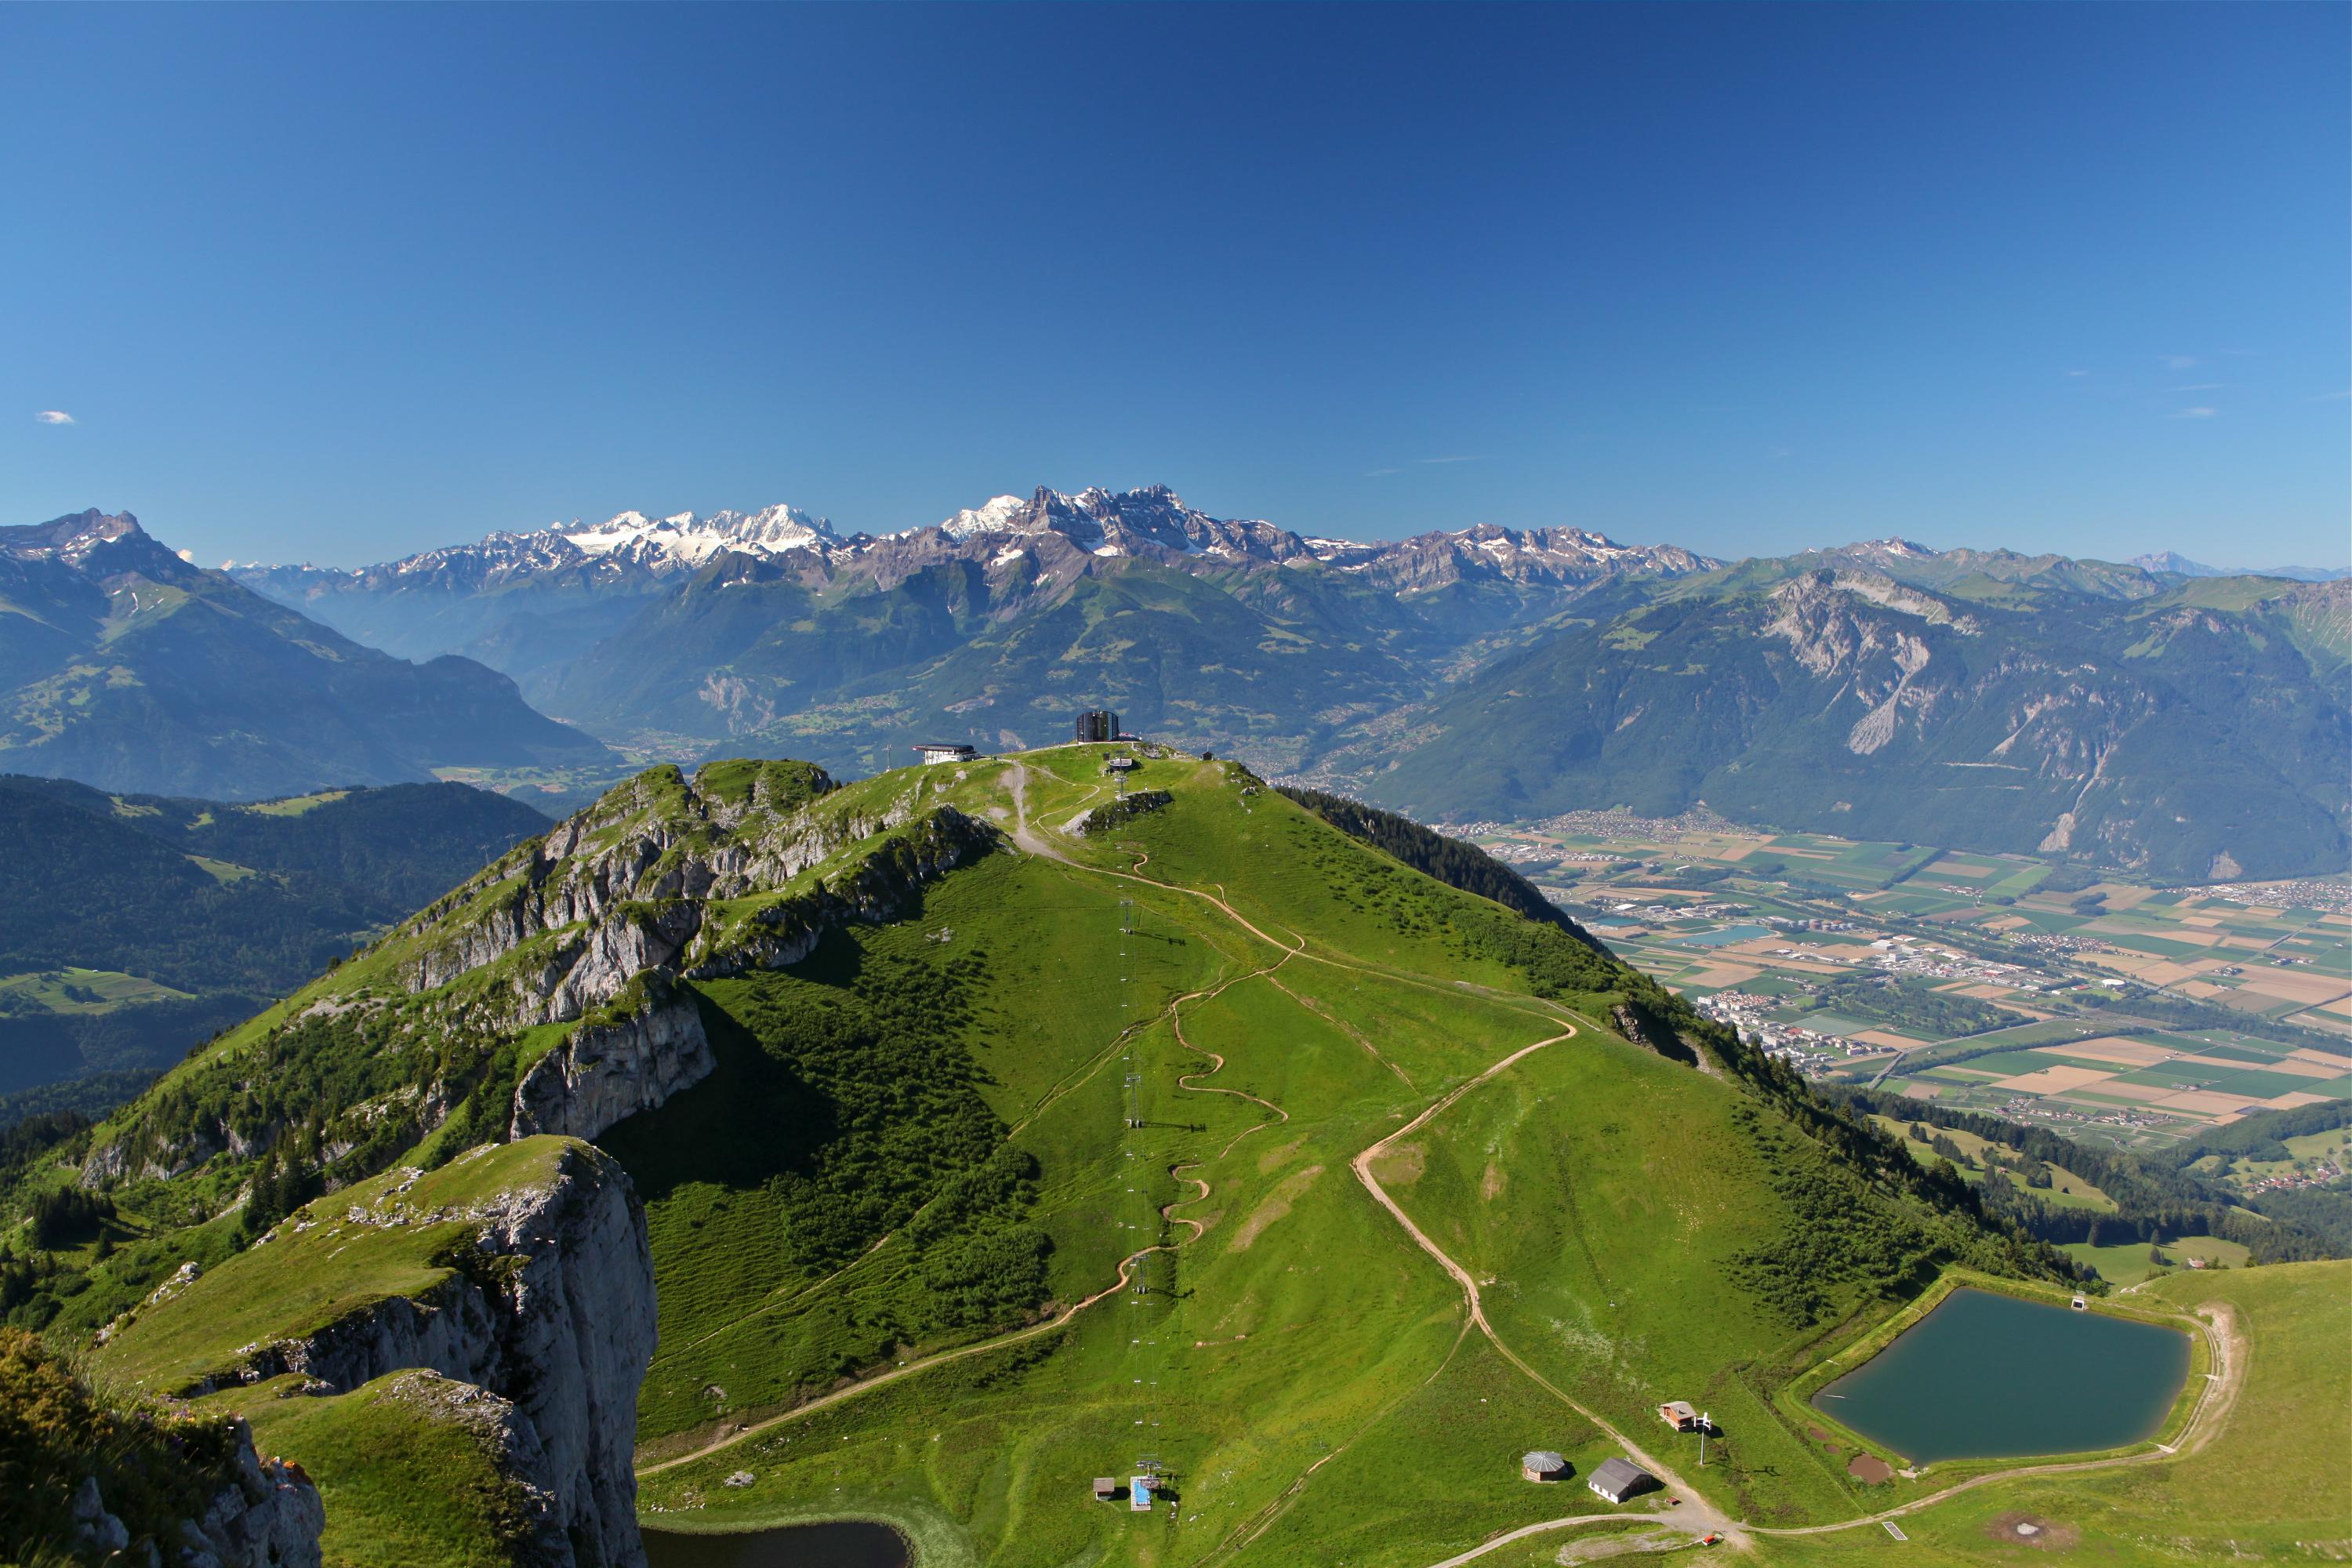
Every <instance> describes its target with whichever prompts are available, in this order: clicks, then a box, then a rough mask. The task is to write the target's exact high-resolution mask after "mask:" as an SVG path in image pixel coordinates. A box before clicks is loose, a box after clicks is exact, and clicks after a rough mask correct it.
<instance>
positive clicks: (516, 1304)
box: [184, 1143, 655, 1568]
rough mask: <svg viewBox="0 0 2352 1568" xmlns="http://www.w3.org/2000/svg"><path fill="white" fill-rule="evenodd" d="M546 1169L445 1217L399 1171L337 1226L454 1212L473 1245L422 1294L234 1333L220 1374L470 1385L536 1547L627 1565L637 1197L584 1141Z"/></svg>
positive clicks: (647, 1347) (647, 1270)
mask: <svg viewBox="0 0 2352 1568" xmlns="http://www.w3.org/2000/svg"><path fill="white" fill-rule="evenodd" d="M465 1158H467V1156H460V1159H461V1160H462V1159H465ZM554 1170H555V1174H554V1176H553V1179H552V1180H551V1181H550V1182H548V1183H547V1184H544V1185H543V1186H531V1187H526V1188H523V1189H521V1190H518V1191H510V1192H505V1193H501V1194H498V1195H497V1196H496V1197H494V1198H492V1199H490V1200H488V1202H486V1203H484V1204H482V1205H479V1206H478V1207H476V1208H473V1209H469V1210H467V1211H466V1212H465V1213H463V1214H458V1215H452V1214H447V1213H443V1212H438V1211H425V1212H412V1211H411V1207H410V1205H407V1204H406V1203H405V1202H404V1201H403V1194H405V1193H406V1192H407V1190H408V1187H409V1185H411V1184H413V1182H414V1178H413V1177H411V1178H408V1179H406V1180H404V1181H403V1182H400V1183H394V1184H392V1185H391V1186H389V1187H388V1188H386V1189H385V1191H384V1192H383V1194H382V1196H381V1197H379V1199H378V1200H377V1201H376V1202H375V1203H374V1204H373V1205H356V1204H354V1205H350V1207H349V1208H348V1209H347V1210H346V1211H345V1213H344V1214H343V1215H342V1217H341V1222H340V1223H341V1224H342V1225H344V1226H410V1225H422V1224H434V1223H446V1222H447V1221H449V1220H451V1219H461V1220H464V1221H466V1222H467V1223H468V1224H470V1225H472V1226H475V1227H476V1229H475V1233H474V1241H473V1245H472V1247H470V1248H467V1249H463V1250H461V1251H460V1252H459V1253H458V1254H457V1256H455V1257H453V1258H449V1259H448V1260H447V1261H449V1263H450V1264H451V1265H452V1267H454V1268H456V1270H457V1272H456V1273H454V1274H453V1275H451V1277H450V1278H448V1279H446V1280H444V1281H443V1282H442V1283H441V1284H440V1285H438V1286H436V1287H435V1288H434V1289H431V1290H429V1291H427V1292H425V1294H424V1295H422V1296H419V1297H415V1298H410V1297H394V1298H391V1299H389V1300H384V1301H382V1302H379V1303H375V1304H373V1305H371V1306H370V1307H368V1308H367V1309H365V1310H362V1311H360V1312H356V1313H353V1314H352V1315H351V1316H348V1317H346V1318H344V1319H342V1320H341V1321H338V1322H335V1323H332V1324H331V1325H329V1326H328V1327H326V1328H323V1329H321V1330H319V1331H317V1332H315V1333H311V1334H309V1335H307V1336H305V1337H303V1338H300V1339H289V1340H281V1341H278V1342H274V1343H270V1344H266V1345H254V1346H249V1347H247V1351H246V1359H245V1361H244V1363H243V1364H242V1366H241V1367H240V1368H239V1370H238V1372H237V1373H236V1379H235V1380H236V1381H243V1382H258V1381H260V1380H262V1379H265V1378H269V1377H275V1376H278V1375H280V1374H281V1373H289V1372H290V1373H302V1374H305V1375H306V1376H308V1377H309V1378H310V1380H311V1382H310V1389H311V1392H313V1393H318V1394H341V1393H347V1392H349V1391H351V1390H352V1389H355V1388H357V1387H359V1386H360V1385H361V1384H365V1383H369V1382H372V1381H373V1380H374V1379H376V1378H379V1377H383V1376H384V1375H386V1374H387V1373H394V1372H399V1371H401V1370H403V1369H418V1370H421V1371H425V1372H431V1373H438V1374H439V1375H440V1376H442V1377H444V1378H447V1379H451V1380H454V1381H455V1382H457V1383H458V1384H470V1385H472V1386H473V1387H475V1388H478V1389H480V1390H482V1391H484V1392H485V1393H486V1394H490V1395H494V1396H496V1398H497V1399H499V1400H501V1401H504V1402H505V1403H506V1404H507V1405H511V1406H512V1425H513V1427H514V1429H515V1433H516V1434H517V1435H516V1436H514V1437H513V1440H512V1441H511V1443H510V1444H505V1445H502V1447H505V1448H506V1450H507V1457H508V1459H509V1463H510V1464H511V1465H512V1466H513V1467H514V1468H515V1469H516V1470H517V1472H518V1473H519V1474H520V1475H522V1476H523V1477H524V1478H525V1479H528V1480H529V1481H530V1483H531V1485H532V1486H533V1487H534V1488H537V1489H541V1490H543V1491H544V1492H545V1493H546V1496H547V1499H548V1507H549V1519H550V1522H551V1526H552V1528H553V1530H554V1531H556V1532H558V1533H559V1534H560V1535H562V1537H564V1538H566V1540H567V1541H568V1542H569V1544H568V1545H565V1546H563V1547H562V1549H561V1550H559V1551H556V1552H555V1555H554V1556H553V1557H552V1558H551V1559H550V1560H551V1561H553V1562H557V1563H563V1564H566V1565H567V1568H569V1565H575V1564H576V1565H577V1568H638V1565H640V1564H642V1563H644V1562H645V1553H644V1548H643V1547H642V1546H641V1545H640V1544H639V1542H638V1540H637V1528H636V1480H635V1475H634V1473H633V1472H632V1470H631V1468H630V1449H631V1446H632V1444H633V1443H634V1442H635V1434H636V1426H637V1386H638V1384H639V1383H640V1382H641V1381H642V1380H643V1378H644V1376H645V1370H646V1363H647V1362H648V1361H650V1360H651V1359H652V1356H653V1351H654V1340H655V1334H654V1279H653V1258H652V1254H651V1253H650V1252H649V1251H648V1250H647V1247H646V1218H645V1209H644V1206H643V1205H641V1204H640V1203H639V1202H638V1201H637V1196H636V1194H635V1189H634V1188H632V1187H631V1186H630V1184H629V1180H628V1177H627V1176H626V1175H625V1173H623V1172H622V1170H621V1168H620V1166H619V1164H618V1163H616V1162H614V1160H613V1159H612V1158H611V1157H610V1156H609V1155H607V1154H605V1153H604V1152H602V1151H600V1150H598V1149H595V1148H593V1147H591V1146H590V1145H587V1144H584V1143H574V1144H572V1145H570V1146H569V1147H567V1148H566V1149H565V1150H564V1151H563V1152H562V1155H561V1157H560V1158H559V1159H558V1160H557V1162H556V1163H555V1166H554ZM271 1244H272V1243H271V1242H270V1241H264V1242H262V1243H260V1244H259V1245H261V1246H264V1247H267V1246H269V1245H271ZM228 1381H231V1380H230V1379H227V1378H218V1379H208V1380H206V1381H205V1383H202V1384H197V1385H196V1386H195V1387H194V1388H191V1389H188V1390H186V1391H184V1392H186V1393H189V1394H195V1393H200V1392H204V1391H206V1390H208V1389H210V1388H211V1387H213V1386H215V1385H216V1384H225V1383H226V1382H228ZM551 1550H553V1549H551Z"/></svg>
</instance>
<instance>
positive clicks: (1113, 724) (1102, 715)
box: [1078, 708, 1118, 742]
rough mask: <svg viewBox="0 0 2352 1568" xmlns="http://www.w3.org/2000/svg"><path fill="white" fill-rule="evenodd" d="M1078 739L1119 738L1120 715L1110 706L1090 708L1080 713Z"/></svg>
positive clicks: (1113, 739)
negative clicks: (1110, 708) (1109, 707)
mask: <svg viewBox="0 0 2352 1568" xmlns="http://www.w3.org/2000/svg"><path fill="white" fill-rule="evenodd" d="M1078 739H1079V741H1080V742H1089V741H1116V740H1118V714H1116V713H1114V712H1112V711H1111V710H1109V709H1108V708H1089V709H1087V710H1086V711H1085V712H1083V713H1081V714H1079V715H1078Z"/></svg>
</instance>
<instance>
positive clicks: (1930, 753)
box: [1326, 565, 2352, 881]
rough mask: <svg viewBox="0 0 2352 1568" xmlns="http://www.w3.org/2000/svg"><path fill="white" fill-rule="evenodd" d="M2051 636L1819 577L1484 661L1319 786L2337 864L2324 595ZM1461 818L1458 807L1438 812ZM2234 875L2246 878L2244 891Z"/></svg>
mask: <svg viewBox="0 0 2352 1568" xmlns="http://www.w3.org/2000/svg"><path fill="white" fill-rule="evenodd" d="M2273 587H2274V588H2275V590H2276V591H2274V592H2267V593H2264V594H2261V595H2256V596H2255V597H2254V598H2253V599H2252V602H2251V603H2239V604H2201V603H2196V602H2190V601H2185V600H2182V599H2179V597H2178V596H2170V597H2168V596H2166V595H2132V596H2121V595H2102V596H2099V597H2095V598H2094V597H2092V596H2089V595H2084V596H2082V597H2079V598H2077V599H2076V600H2075V601H2074V610H2073V611H2072V613H2070V614H2069V615H2068V616H2063V617H2050V616H2043V615H2040V614H2038V613H2036V612H2035V611H2034V610H2032V608H2031V607H2020V606H2019V605H2016V604H2014V603H2013V602H2010V601H2008V600H2007V599H2006V598H2005V597H2004V595H2000V594H1998V593H1994V594H1988V595H1987V596H1985V597H1982V598H1978V599H1969V598H1962V597H1959V596H1958V595H1954V594H1951V593H1949V592H1940V593H1939V592H1936V591H1932V590H1930V589H1927V588H1924V587H1920V586H1916V585H1915V584H1911V583H1908V582H1903V581H1898V580H1897V579H1896V578H1895V577H1893V576H1891V575H1888V574H1884V573H1881V572H1877V571H1871V570H1862V569H1857V567H1855V566H1853V565H1834V566H1832V565H1823V566H1819V567H1816V568H1815V569H1813V570H1811V571H1808V572H1804V573H1801V574H1796V575H1793V576H1788V577H1785V578H1780V579H1779V580H1777V581H1775V580H1768V581H1766V582H1765V583H1763V584H1754V583H1748V584H1742V583H1739V582H1736V581H1735V582H1731V583H1727V584H1722V585H1720V586H1719V587H1718V589H1717V592H1716V593H1715V594H1713V595H1707V596H1701V595H1682V596H1668V597H1665V598H1663V599H1660V600H1658V601H1655V602H1653V603H1651V604H1648V605H1641V606H1637V607H1635V608H1634V609H1633V610H1631V611H1629V612H1628V613H1626V614H1625V615H1623V616H1622V617H1620V618H1618V619H1616V620H1614V621H1612V622H1607V623H1603V624H1601V625H1596V626H1588V627H1584V628H1580V629H1577V630H1574V631H1571V632H1570V633H1568V634H1566V635H1564V636H1562V637H1559V638H1557V639H1555V640H1553V641H1551V642H1549V643H1546V644H1542V645H1539V646H1538V647H1535V648H1533V649H1531V650H1530V651H1528V653H1525V654H1522V655H1520V656H1517V657H1516V658H1507V659H1503V660H1498V661H1497V662H1496V663H1495V664H1494V665H1492V666H1490V667H1489V668H1486V669H1485V670H1482V671H1481V672H1479V673H1478V674H1477V675H1476V676H1475V677H1473V678H1472V679H1469V680H1466V681H1465V682H1463V683H1462V685H1461V686H1460V687H1459V688H1457V689H1455V690H1454V691H1452V692H1450V693H1448V694H1447V695H1446V696H1445V697H1444V698H1443V699H1441V700H1438V701H1436V702H1433V703H1431V704H1428V705H1426V706H1424V707H1423V708H1420V709H1418V710H1413V711H1411V712H1408V713H1407V714H1406V715H1404V716H1402V721H1401V726H1409V729H1407V731H1406V732H1405V733H1404V735H1403V738H1402V742H1401V743H1400V742H1394V741H1388V742H1383V743H1382V744H1381V746H1380V748H1379V749H1378V750H1377V751H1375V750H1373V749H1372V748H1370V747H1367V748H1364V749H1362V750H1360V751H1356V752H1349V751H1347V750H1341V751H1340V752H1337V753H1335V754H1334V755H1333V756H1332V757H1330V758H1329V759H1328V761H1327V763H1326V767H1327V768H1328V770H1329V772H1330V773H1331V774H1332V775H1333V776H1337V777H1340V778H1346V777H1349V776H1350V774H1351V773H1352V774H1353V775H1354V776H1356V777H1360V779H1361V780H1362V781H1363V787H1364V788H1366V790H1367V791H1368V792H1369V793H1370V795H1372V796H1373V797H1374V798H1375V799H1378V800H1381V801H1383V802H1386V803H1391V804H1394V805H1400V806H1402V807H1403V808H1405V809H1407V810H1409V811H1417V812H1419V813H1421V814H1423V815H1427V816H1446V815H1447V814H1449V813H1454V814H1459V816H1463V817H1466V816H1499V817H1508V816H1541V815H1544V814H1546V812H1547V811H1549V810H1558V809H1572V808H1575V807H1578V806H1584V805H1591V804H1593V803H1595V802H1597V801H1606V802H1609V803H1611V804H1626V805H1633V807H1634V808H1635V809H1637V810H1642V811H1645V812H1655V813H1672V812H1674V811H1679V810H1683V809H1686V808H1688V807H1690V806H1692V805H1695V804H1697V803H1699V802H1702V801H1703V802H1705V803H1706V805H1710V806H1713V807H1714V808H1715V809H1717V810H1718V811H1723V812H1727V813H1728V814H1730V815H1731V816H1734V817H1737V818H1741V819H1746V820H1751V821H1763V822H1771V823H1777V824H1780V825H1781V826H1790V827H1801V828H1806V829H1810V830H1813V831H1821V832H1831V833H1839V834H1843V835H1846V836H1849V837H1864V838H1870V837H1878V838H1889V839H1900V838H1908V837H1927V836H1929V835H1930V834H1935V835H1940V836H1941V837H1940V838H1939V841H1940V842H1945V843H1952V844H1960V845H1965V846H1967V847H1974V848H1983V849H1992V850H2012V851H2020V852H2025V853H2041V854H2048V855H2060V856H2077V857H2082V858H2088V859H2092V860H2095V861H2099V862H2103V863H2106V864H2120V865H2124V866H2126V867H2132V868H2137V869H2138V870H2140V871H2142V872H2143V873H2145V874H2153V875H2158V876H2161V877H2168V878H2174V879H2181V880H2192V881H2193V880H2208V879H2226V878H2229V877H2233V876H2237V875H2240V874H2242V872H2246V868H2249V867H2252V866H2255V865H2260V866H2263V867H2265V868H2268V874H2273V875H2307V874H2310V873H2311V872H2312V871H2313V870H2315V869H2320V868H2336V867H2338V866H2341V865H2342V864H2343V863H2344V860H2345V858H2346V845H2347V838H2346V829H2347V825H2352V792H2347V789H2346V788H2345V787H2344V783H2343V780H2342V778H2341V770H2340V768H2336V767H2334V766H2333V765H2332V764H2331V763H2329V762H2328V761H2327V759H2328V758H2331V757H2336V756H2340V755H2341V753H2342V752H2344V751H2345V750H2346V749H2347V747H2352V714H2347V705H2346V703H2345V701H2344V700H2343V697H2342V694H2341V692H2340V691H2339V690H2337V689H2336V679H2335V674H2336V672H2337V671H2340V670H2341V668H2343V664H2344V658H2345V652H2344V649H2345V644H2346V641H2347V624H2346V623H2347V616H2346V613H2345V607H2346V605H2347V604H2352V599H2347V592H2346V590H2345V588H2344V587H2343V585H2342V584H2304V585H2289V584H2274V585H2273ZM1463 803H1466V804H1463ZM2247 874H2251V873H2247Z"/></svg>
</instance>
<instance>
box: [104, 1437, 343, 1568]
mask: <svg viewBox="0 0 2352 1568" xmlns="http://www.w3.org/2000/svg"><path fill="white" fill-rule="evenodd" d="M230 1425H231V1426H232V1427H233V1428H234V1429H235V1431H236V1451H235V1461H234V1463H235V1468H236V1473H235V1474H234V1475H233V1476H232V1477H231V1478H230V1479H229V1482H228V1484H227V1485H226V1486H224V1487H222V1488H221V1489H219V1490H218V1491H216V1492H215V1493H214V1494H213V1495H212V1497H211V1498H210V1499H209V1500H207V1501H206V1502H205V1508H204V1511H203V1512H202V1513H201V1514H199V1515H198V1516H197V1517H195V1518H194V1519H184V1520H182V1521H179V1526H178V1529H177V1530H176V1531H173V1532H172V1533H173V1535H175V1536H176V1537H177V1539H176V1540H173V1541H168V1542H163V1543H161V1544H160V1547H158V1546H149V1547H146V1548H145V1549H144V1550H143V1552H142V1549H141V1548H138V1547H133V1546H132V1545H131V1531H130V1529H129V1528H128V1527H127V1526H125V1525H124V1524H123V1522H122V1521H121V1520H119V1519H117V1518H115V1516H114V1515H113V1514H111V1513H110V1512H108V1511H107V1508H106V1499H105V1498H104V1496H103V1495H102V1494H101V1493H100V1490H99V1485H98V1478H97V1477H95V1476H86V1477H84V1478H83V1479H82V1483H81V1486H80V1487H79V1489H77V1490H76V1491H75V1492H74V1497H73V1518H74V1526H73V1529H74V1539H75V1542H76V1543H77V1545H78V1547H79V1550H81V1551H83V1552H88V1553H89V1555H90V1556H91V1557H92V1558H93V1560H97V1559H103V1560H106V1561H109V1562H119V1563H172V1564H174V1565H175V1568H320V1558H319V1534H320V1531H323V1530H324V1529H325V1528H326V1526H327V1510H326V1507H325V1505H324V1504H323V1503H321V1502H320V1500H319V1489H318V1488H317V1487H315V1486H313V1485H311V1484H310V1477H308V1476H306V1475H304V1474H303V1473H302V1471H301V1469H300V1468H299V1467H298V1466H294V1465H289V1464H286V1463H284V1462H283V1461H280V1460H278V1459H264V1458H261V1456H260V1455H258V1454H257V1453H256V1452H255V1451H254V1447H253V1431H252V1428H250V1427H248V1426H247V1425H246V1424H245V1423H244V1422H243V1421H241V1420H239V1421H233V1422H231V1423H230Z"/></svg>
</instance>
